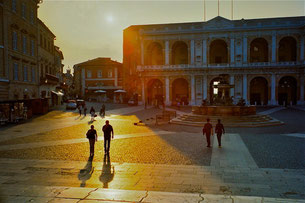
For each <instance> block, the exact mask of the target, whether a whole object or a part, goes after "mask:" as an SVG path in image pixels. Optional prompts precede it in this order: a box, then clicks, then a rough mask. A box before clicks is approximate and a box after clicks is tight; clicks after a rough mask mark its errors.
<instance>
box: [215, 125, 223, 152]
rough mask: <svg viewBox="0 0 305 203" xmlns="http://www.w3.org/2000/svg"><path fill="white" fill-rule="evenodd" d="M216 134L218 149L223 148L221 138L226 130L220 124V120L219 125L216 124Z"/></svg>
mask: <svg viewBox="0 0 305 203" xmlns="http://www.w3.org/2000/svg"><path fill="white" fill-rule="evenodd" d="M215 133H216V135H217V140H218V147H219V148H221V136H222V134H225V128H224V127H223V124H222V123H221V122H220V119H218V123H217V124H216V127H215Z"/></svg>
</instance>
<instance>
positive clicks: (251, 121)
mask: <svg viewBox="0 0 305 203" xmlns="http://www.w3.org/2000/svg"><path fill="white" fill-rule="evenodd" d="M207 118H210V120H211V123H212V124H216V123H217V119H221V122H222V123H223V124H224V126H226V127H265V126H277V125H283V124H284V123H283V122H282V121H279V120H277V119H274V118H272V117H271V116H269V115H253V116H202V115H194V114H183V115H180V116H178V117H176V118H174V119H172V120H171V121H170V123H172V124H178V125H188V126H200V127H202V126H203V125H204V124H205V123H206V119H207Z"/></svg>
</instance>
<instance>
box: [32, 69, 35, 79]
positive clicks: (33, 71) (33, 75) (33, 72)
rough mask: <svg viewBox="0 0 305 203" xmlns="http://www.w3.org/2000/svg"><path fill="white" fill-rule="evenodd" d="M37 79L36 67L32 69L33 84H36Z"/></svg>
mask: <svg viewBox="0 0 305 203" xmlns="http://www.w3.org/2000/svg"><path fill="white" fill-rule="evenodd" d="M35 77H36V72H35V67H32V82H36V81H35Z"/></svg>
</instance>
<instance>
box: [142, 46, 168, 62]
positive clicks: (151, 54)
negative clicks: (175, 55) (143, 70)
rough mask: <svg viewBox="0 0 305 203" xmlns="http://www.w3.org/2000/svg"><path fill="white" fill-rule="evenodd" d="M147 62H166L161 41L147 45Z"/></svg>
mask: <svg viewBox="0 0 305 203" xmlns="http://www.w3.org/2000/svg"><path fill="white" fill-rule="evenodd" d="M145 64H146V65H163V64H164V56H163V51H162V46H161V45H160V44H159V43H157V42H153V43H151V44H150V45H149V46H148V47H147V52H146V61H145Z"/></svg>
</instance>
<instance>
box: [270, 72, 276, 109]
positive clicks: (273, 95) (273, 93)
mask: <svg viewBox="0 0 305 203" xmlns="http://www.w3.org/2000/svg"><path fill="white" fill-rule="evenodd" d="M275 88H276V83H275V75H274V74H272V75H271V101H270V104H271V105H276V99H275Z"/></svg>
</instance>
